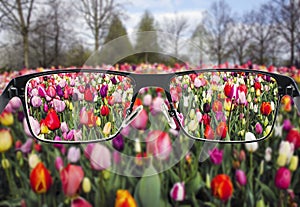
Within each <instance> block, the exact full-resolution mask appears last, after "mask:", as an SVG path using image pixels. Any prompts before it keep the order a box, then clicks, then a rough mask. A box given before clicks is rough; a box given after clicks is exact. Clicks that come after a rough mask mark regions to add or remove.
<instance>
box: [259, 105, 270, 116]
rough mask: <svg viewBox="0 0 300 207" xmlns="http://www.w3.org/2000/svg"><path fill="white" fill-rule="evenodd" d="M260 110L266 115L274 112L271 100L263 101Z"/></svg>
mask: <svg viewBox="0 0 300 207" xmlns="http://www.w3.org/2000/svg"><path fill="white" fill-rule="evenodd" d="M260 112H261V113H262V114H263V115H265V116H268V115H270V113H271V112H272V106H271V103H270V102H262V104H261V106H260Z"/></svg>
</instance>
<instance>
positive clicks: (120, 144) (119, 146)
mask: <svg viewBox="0 0 300 207" xmlns="http://www.w3.org/2000/svg"><path fill="white" fill-rule="evenodd" d="M112 145H113V147H114V148H115V149H116V150H118V151H120V152H121V151H123V149H124V139H123V136H122V134H118V136H116V137H115V138H114V139H113V140H112Z"/></svg>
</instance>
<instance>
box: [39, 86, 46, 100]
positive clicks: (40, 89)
mask: <svg viewBox="0 0 300 207" xmlns="http://www.w3.org/2000/svg"><path fill="white" fill-rule="evenodd" d="M38 94H39V96H40V97H42V98H44V97H45V96H46V90H45V88H44V87H43V86H41V85H40V86H38Z"/></svg>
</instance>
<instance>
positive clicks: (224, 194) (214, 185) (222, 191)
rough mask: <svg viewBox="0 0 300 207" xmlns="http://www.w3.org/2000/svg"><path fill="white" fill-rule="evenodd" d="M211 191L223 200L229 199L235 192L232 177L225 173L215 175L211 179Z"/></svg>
mask: <svg viewBox="0 0 300 207" xmlns="http://www.w3.org/2000/svg"><path fill="white" fill-rule="evenodd" d="M211 192H212V194H213V196H215V197H216V198H218V199H220V200H221V201H227V200H228V199H229V198H230V197H231V196H232V193H233V185H232V182H231V180H230V177H229V176H228V175H225V174H219V175H217V176H215V177H214V178H213V179H212V181H211Z"/></svg>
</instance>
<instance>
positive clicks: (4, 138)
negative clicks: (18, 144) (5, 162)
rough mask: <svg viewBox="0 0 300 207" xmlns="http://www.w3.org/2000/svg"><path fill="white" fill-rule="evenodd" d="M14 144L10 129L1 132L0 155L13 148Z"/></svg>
mask: <svg viewBox="0 0 300 207" xmlns="http://www.w3.org/2000/svg"><path fill="white" fill-rule="evenodd" d="M12 144H13V138H12V136H11V134H10V131H9V130H8V129H1V130H0V153H1V152H6V151H7V150H9V149H10V148H11V146H12Z"/></svg>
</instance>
